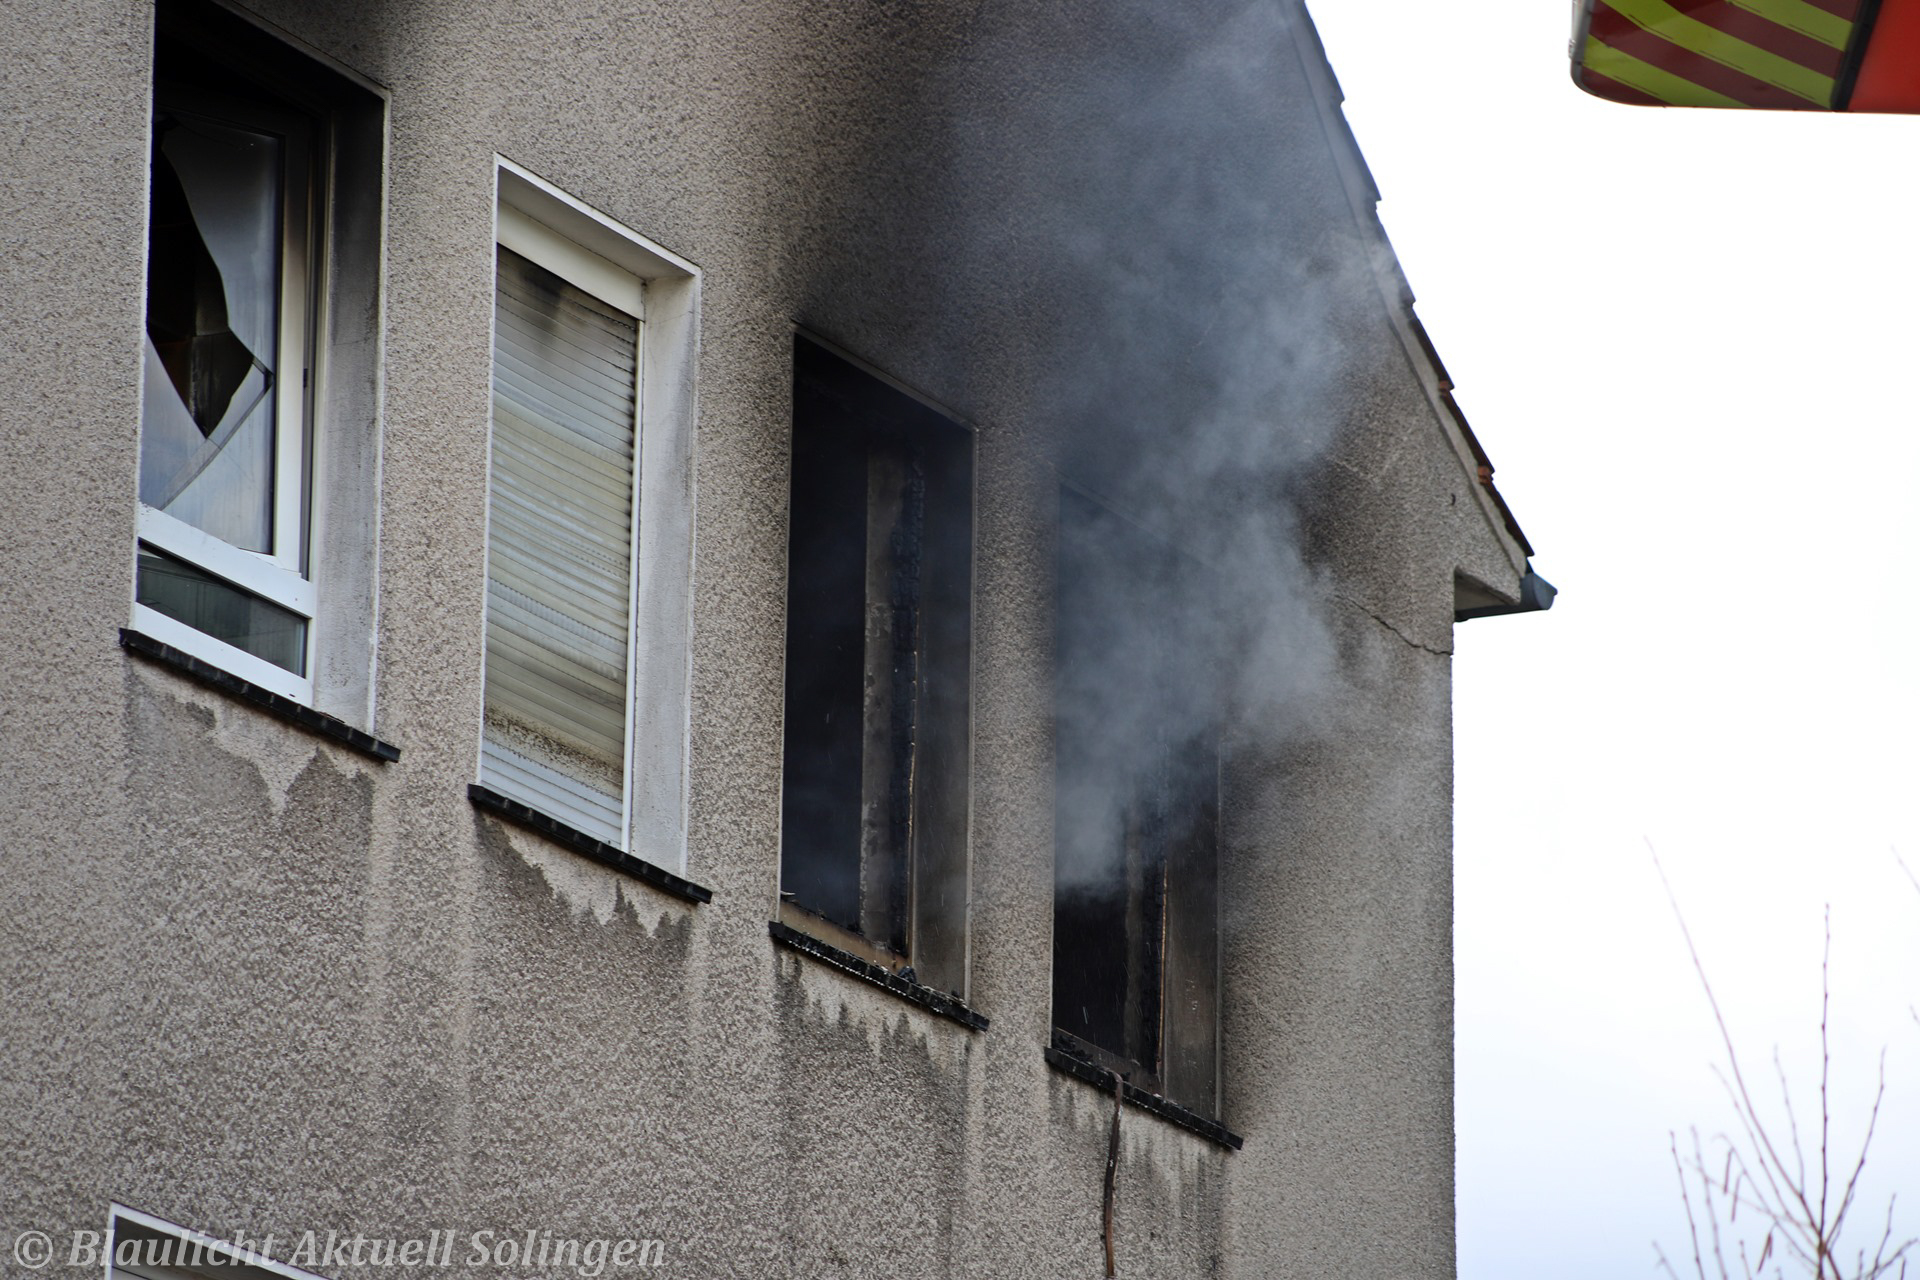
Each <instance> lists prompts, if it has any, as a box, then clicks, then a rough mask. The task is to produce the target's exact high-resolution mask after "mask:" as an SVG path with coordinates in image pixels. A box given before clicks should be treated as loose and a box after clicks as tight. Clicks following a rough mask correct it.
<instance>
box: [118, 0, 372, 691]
mask: <svg viewBox="0 0 1920 1280" xmlns="http://www.w3.org/2000/svg"><path fill="white" fill-rule="evenodd" d="M383 116H384V110H383V107H382V105H381V103H380V102H379V101H378V99H377V98H376V97H375V96H374V95H373V94H372V93H370V92H368V91H367V90H365V89H364V88H362V87H361V86H358V85H354V84H350V83H348V82H346V81H345V80H344V79H342V78H341V77H340V76H338V75H337V74H335V73H333V72H332V71H330V70H328V69H327V68H324V67H322V66H320V65H318V64H317V63H315V62H313V61H312V60H311V59H309V58H306V57H304V56H303V55H301V54H299V53H296V52H295V51H293V50H291V49H288V48H286V47H285V46H283V45H280V44H279V43H278V42H277V41H275V40H273V39H272V38H271V37H269V36H267V35H266V34H265V33H263V32H262V31H260V30H259V29H258V28H255V27H254V26H253V25H252V24H250V23H247V22H245V21H244V20H241V19H239V18H237V17H235V16H234V15H233V14H231V13H229V12H227V11H226V10H224V9H221V8H219V7H218V6H215V5H211V4H206V3H202V2H201V0H164V2H163V3H161V4H160V5H159V6H158V9H157V14H156V34H155V44H154V86H153V115H152V134H151V138H150V140H149V141H150V153H149V163H150V168H149V173H148V224H147V280H146V299H145V306H144V308H143V312H142V314H141V316H140V327H141V330H142V337H143V339H144V344H143V345H144V366H143V374H142V381H141V409H140V460H139V473H138V475H139V479H138V493H139V519H138V540H139V548H138V555H137V556H136V561H135V563H136V574H137V581H136V588H135V592H134V598H135V605H134V618H133V624H134V628H135V630H137V631H140V632H144V633H146V634H148V635H149V636H150V637H152V638H154V639H157V640H159V641H162V642H164V643H166V644H169V645H171V646H173V647H174V648H177V649H180V650H183V651H185V652H187V653H189V654H191V655H193V656H194V657H197V658H200V659H202V660H204V661H207V662H209V663H212V664H213V665H215V666H218V667H221V668H223V669H225V670H227V671H229V672H231V673H233V674H235V675H238V676H240V677H242V678H244V679H246V680H248V681H250V682H251V683H253V684H255V685H259V686H261V687H264V688H266V689H270V690H272V691H273V692H275V693H278V694H281V695H283V696H285V697H288V698H291V699H293V700H295V701H298V702H302V703H308V704H310V705H320V706H322V707H323V709H327V710H330V711H333V712H335V713H344V714H345V715H346V717H347V718H348V719H350V720H354V721H365V720H367V719H368V718H369V710H370V708H369V702H370V670H369V661H368V654H369V645H368V643H367V637H366V634H365V633H364V632H363V633H361V634H358V635H355V634H351V632H352V631H353V630H354V628H355V626H357V625H359V624H364V625H365V628H366V631H369V632H370V630H371V616H372V597H373V583H372V574H371V568H370V566H371V563H372V538H373V532H372V531H373V528H374V523H375V522H374V520H373V519H372V518H371V517H372V515H373V511H374V504H375V502H376V500H377V499H376V495H375V494H373V492H372V491H371V488H370V487H369V486H367V485H366V484H365V477H366V476H367V475H369V474H371V472H372V469H373V468H372V465H371V460H372V458H373V457H374V456H375V454H376V453H377V448H378V446H377V440H376V433H377V424H376V423H375V421H374V418H373V415H372V413H371V411H370V408H369V406H370V405H371V404H372V403H373V399H374V394H375V391H376V389H377V382H378V377H377V368H376V366H375V361H376V360H377V350H378V342H377V340H376V339H377V327H378V323H379V321H378V317H379V307H378V301H377V299H378V269H379V264H378V245H379V241H380V236H379V208H380V191H381V186H380V179H379V169H380V164H381V156H380V138H381V137H382V135H383V132H384V119H383ZM323 260H324V261H325V262H327V263H328V266H329V269H328V270H327V271H322V270H321V269H320V266H321V263H322V261H323ZM329 296H330V297H331V301H330V302H326V303H325V304H324V305H323V300H324V299H326V298H328V297H329ZM322 345H324V346H325V349H326V351H327V353H328V358H327V359H326V360H321V359H319V358H318V355H319V349H320V348H321V347H322ZM322 373H325V375H326V377H325V378H324V379H323V378H322V377H320V376H319V375H320V374H322ZM333 410H344V412H329V411H333ZM322 416H326V417H327V422H328V433H327V439H326V441H325V443H324V447H322V446H321V444H320V442H318V440H317V432H316V422H317V421H318V420H319V419H320V418H321V417H322ZM316 468H318V470H316ZM336 476H338V477H346V478H347V484H346V485H344V486H336V485H335V484H334V483H333V479H334V477H336ZM349 488H350V489H351V490H352V492H347V491H346V490H347V489H349ZM322 526H325V527H327V528H329V529H330V530H331V531H332V532H331V540H330V545H329V546H328V547H325V548H316V547H315V546H314V545H313V544H314V530H315V529H316V528H319V527H322ZM316 559H318V560H321V561H324V562H325V564H326V565H327V566H328V567H329V568H337V569H338V570H339V572H337V573H336V572H326V573H322V572H320V571H318V570H317V569H316V563H315V562H316ZM323 577H324V578H325V579H326V581H327V599H328V601H329V608H330V610H332V611H333V613H334V615H335V620H336V621H337V622H339V623H341V626H340V627H338V628H335V629H333V630H331V631H329V633H328V634H327V636H326V637H325V638H322V637H321V636H320V634H319V627H318V624H317V621H316V619H317V614H318V601H319V598H320V596H319V586H318V583H319V580H320V579H321V578H323ZM323 668H324V670H323ZM316 690H320V693H319V695H318V696H316Z"/></svg>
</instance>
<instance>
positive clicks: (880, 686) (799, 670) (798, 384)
mask: <svg viewBox="0 0 1920 1280" xmlns="http://www.w3.org/2000/svg"><path fill="white" fill-rule="evenodd" d="M793 394H794V402H793V462H792V504H791V507H790V522H791V523H790V527H789V533H788V553H787V554H788V563H787V661H786V708H785V710H786V716H785V754H784V764H783V768H782V795H781V853H780V897H781V906H780V919H781V921H782V922H783V923H785V924H788V925H790V926H792V927H794V928H797V929H800V930H802V931H805V932H809V933H812V934H814V935H815V936H817V937H820V938H821V939H822V940H823V941H826V942H829V943H831V944H833V945H836V946H840V947H842V948H844V949H846V950H849V951H852V952H854V953H855V954H856V955H859V956H861V957H862V958H864V959H867V960H870V961H873V962H875V963H878V964H881V965H883V966H885V967H887V968H889V969H892V970H894V971H896V972H903V973H904V972H905V971H907V970H911V977H912V980H914V981H917V982H918V983H920V984H921V985H923V986H926V987H931V988H934V989H936V990H940V991H949V992H952V993H954V994H955V995H957V996H960V997H961V998H962V999H964V998H965V996H966V982H967V877H968V865H967V856H968V855H967V817H968V751H969V735H970V729H969V722H968V715H969V701H970V682H971V681H970V668H971V643H972V641H971V613H972V576H973V437H972V433H971V432H970V431H969V430H968V429H967V428H965V427H964V426H962V425H961V424H960V423H958V422H957V421H955V420H954V419H952V418H951V417H949V416H947V415H946V414H944V413H941V412H939V411H938V410H935V409H933V408H932V407H930V406H929V405H927V404H926V403H924V402H923V401H921V400H920V399H918V398H917V397H915V396H913V395H910V394H908V393H907V392H905V391H903V390H901V389H900V388H899V387H897V386H895V385H893V384H892V383H890V382H888V381H887V380H885V379H884V378H882V377H880V376H878V375H876V374H874V373H872V372H869V371H868V370H866V369H864V368H862V367H861V366H859V365H857V364H855V363H854V362H852V361H851V360H848V359H845V358H843V357H841V356H840V355H838V354H836V353H835V352H833V351H831V350H829V349H828V348H826V347H825V346H823V345H821V344H819V343H817V342H815V341H813V340H811V339H809V338H806V337H805V336H800V337H797V338H796V340H795V344H794V393H793Z"/></svg>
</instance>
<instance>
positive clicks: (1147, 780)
mask: <svg viewBox="0 0 1920 1280" xmlns="http://www.w3.org/2000/svg"><path fill="white" fill-rule="evenodd" d="M1058 574H1059V576H1058V580H1057V582H1058V585H1057V588H1056V614H1055V623H1054V626H1055V661H1056V667H1055V673H1056V674H1055V678H1056V682H1057V684H1056V698H1057V701H1056V706H1055V742H1054V751H1055V769H1056V774H1055V836H1054V839H1055V861H1054V923H1053V939H1054V941H1053V1010H1054V1026H1055V1027H1056V1029H1057V1030H1058V1031H1060V1032H1064V1033H1065V1034H1066V1037H1067V1040H1068V1043H1067V1045H1066V1047H1068V1048H1070V1049H1072V1050H1075V1051H1077V1052H1079V1053H1081V1054H1083V1055H1085V1056H1089V1057H1092V1058H1093V1059H1095V1060H1096V1061H1099V1062H1101V1063H1102V1064H1103V1065H1105V1066H1108V1067H1110V1068H1112V1069H1114V1070H1116V1071H1119V1072H1121V1073H1123V1074H1125V1075H1126V1076H1127V1077H1128V1078H1129V1079H1130V1080H1132V1081H1133V1083H1134V1084H1136V1085H1139V1086H1140V1087H1142V1088H1145V1089H1149V1090H1151V1091H1152V1092H1156V1093H1161V1094H1164V1095H1165V1096H1167V1097H1169V1098H1171V1099H1173V1100H1174V1101H1175V1102H1178V1103H1180V1104H1181V1105H1183V1106H1186V1107H1189V1108H1192V1109H1193V1110H1195V1111H1199V1112H1201V1113H1203V1114H1209V1115H1211V1114H1214V1113H1215V1112H1217V1110H1218V1101H1219V1051H1218V1036H1219V1003H1220V1001H1219V992H1220V976H1219V971H1220V946H1219V861H1218V837H1217V828H1218V817H1217V814H1218V795H1219V760H1220V749H1219V734H1218V719H1219V713H1218V706H1217V698H1218V695H1217V693H1216V692H1215V690H1214V687H1213V683H1214V682H1213V680H1212V678H1211V670H1212V664H1211V663H1210V662H1209V660H1208V656H1207V653H1208V651H1207V648H1206V646H1205V644H1204V643H1203V640H1204V633H1205V630H1206V629H1205V627H1204V626H1203V625H1202V624H1203V622H1204V621H1205V619H1204V617H1203V616H1201V609H1200V607H1199V606H1200V605H1202V604H1203V603H1204V600H1205V593H1204V592H1196V591H1195V590H1194V583H1195V582H1196V581H1199V580H1200V579H1201V569H1200V566H1198V565H1197V564H1196V563H1195V562H1193V561H1192V560H1190V559H1189V558H1188V557H1186V556H1184V555H1182V554H1181V553H1179V552H1178V551H1176V550H1174V549H1173V548H1172V547H1171V546H1169V545H1168V544H1167V543H1166V542H1164V541H1162V540H1161V539H1159V538H1157V537H1155V536H1153V535H1152V534H1150V533H1148V532H1146V531H1145V530H1144V529H1142V528H1141V527H1140V526H1138V525H1136V524H1134V523H1132V522H1131V521H1128V520H1126V519H1124V518H1122V517H1121V516H1119V515H1117V514H1115V513H1114V512H1113V511H1111V510H1109V509H1108V508H1106V507H1104V506H1102V505H1101V504H1099V503H1097V502H1094V501H1092V500H1091V499H1089V498H1087V497H1085V496H1083V495H1081V494H1079V493H1077V492H1075V491H1072V490H1063V491H1062V493H1061V499H1060V533H1059V560H1058Z"/></svg>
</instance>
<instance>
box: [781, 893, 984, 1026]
mask: <svg viewBox="0 0 1920 1280" xmlns="http://www.w3.org/2000/svg"><path fill="white" fill-rule="evenodd" d="M767 933H768V934H769V935H771V936H772V938H773V940H774V941H775V942H777V943H779V944H780V945H781V946H783V947H787V948H790V949H791V950H794V951H798V952H799V953H800V954H801V955H805V956H812V957H813V958H814V959H815V960H818V961H820V962H821V963H822V964H825V965H828V966H830V967H831V968H835V969H838V970H840V972H842V973H845V974H850V975H852V976H853V977H856V978H858V979H860V980H861V981H862V982H870V983H872V984H873V985H874V986H876V987H879V988H880V989H881V990H882V991H890V992H892V993H893V994H894V995H896V996H899V997H900V998H901V999H902V1000H906V1001H908V1002H909V1003H912V1004H917V1005H919V1006H920V1007H921V1008H923V1009H926V1010H928V1011H929V1012H932V1013H937V1014H939V1015H940V1016H941V1017H943V1018H947V1019H950V1020H952V1021H954V1022H957V1023H959V1024H960V1025H961V1026H963V1027H965V1028H967V1029H968V1030H969V1031H985V1030H986V1029H987V1018H986V1016H985V1015H984V1014H980V1013H976V1012H974V1011H973V1010H972V1009H969V1008H967V1006H966V1005H964V1004H962V1003H960V1001H958V1000H956V999H955V998H954V997H952V996H950V995H948V994H947V993H946V992H944V991H935V990H934V989H933V988H932V987H923V986H921V985H920V984H919V983H917V982H913V981H910V980H909V979H906V978H903V977H901V976H900V975H899V974H897V973H890V972H888V971H887V970H886V969H883V968H881V967H880V966H879V965H877V964H874V963H873V962H872V961H871V960H863V959H861V958H860V957H859V956H857V955H854V954H853V953H852V952H851V951H842V950H841V949H840V948H839V947H836V946H833V945H832V944H830V943H826V942H822V941H820V939H818V938H816V937H814V936H812V935H811V934H806V933H802V932H800V930H798V929H796V928H794V927H793V926H791V925H785V924H781V923H780V922H779V921H778V920H769V921H768V922H767Z"/></svg>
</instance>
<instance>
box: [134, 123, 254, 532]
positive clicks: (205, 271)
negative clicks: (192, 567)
mask: <svg viewBox="0 0 1920 1280" xmlns="http://www.w3.org/2000/svg"><path fill="white" fill-rule="evenodd" d="M154 138H155V141H154V156H153V194H152V221H151V231H150V237H151V238H150V242H149V246H148V265H147V368H146V398H145V405H144V408H143V415H142V423H141V450H140V499H141V501H142V502H144V503H146V504H147V505H148V506H151V507H157V508H159V509H160V510H162V511H165V512H167V513H168V514H169V515H173V516H175V517H177V518H179V519H181V520H184V521H186V522H187V523H188V524H191V525H194V526H195V527H197V528H200V529H203V530H205V531H206V532H208V533H210V534H212V535H214V536H215V537H217V538H219V539H221V540H222V541H224V542H228V543H231V544H232V545H234V546H237V547H242V548H244V549H246V550H249V551H259V552H267V553H271V552H272V551H273V550H274V547H273V480H274V474H273V472H274V432H275V422H274V416H275V415H274V397H273V395H272V392H273V387H274V366H275V364H276V363H277V347H278V341H279V313H280V244H281V240H280V225H281V199H282V191H283V184H284V177H285V174H284V166H285V159H284V154H283V151H284V148H283V145H282V142H281V140H280V139H279V138H277V137H274V136H273V135H271V134H267V133H263V132H259V131H257V130H251V129H244V128H240V127H237V126H235V125H231V124H227V123H224V122H221V121H217V120H214V119H212V118H210V117H208V116H205V115H201V114H198V113H195V112H188V111H182V110H179V109H169V108H166V107H165V106H164V105H163V109H162V111H161V113H160V114H159V116H158V117H157V119H156V120H155V128H154Z"/></svg>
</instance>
